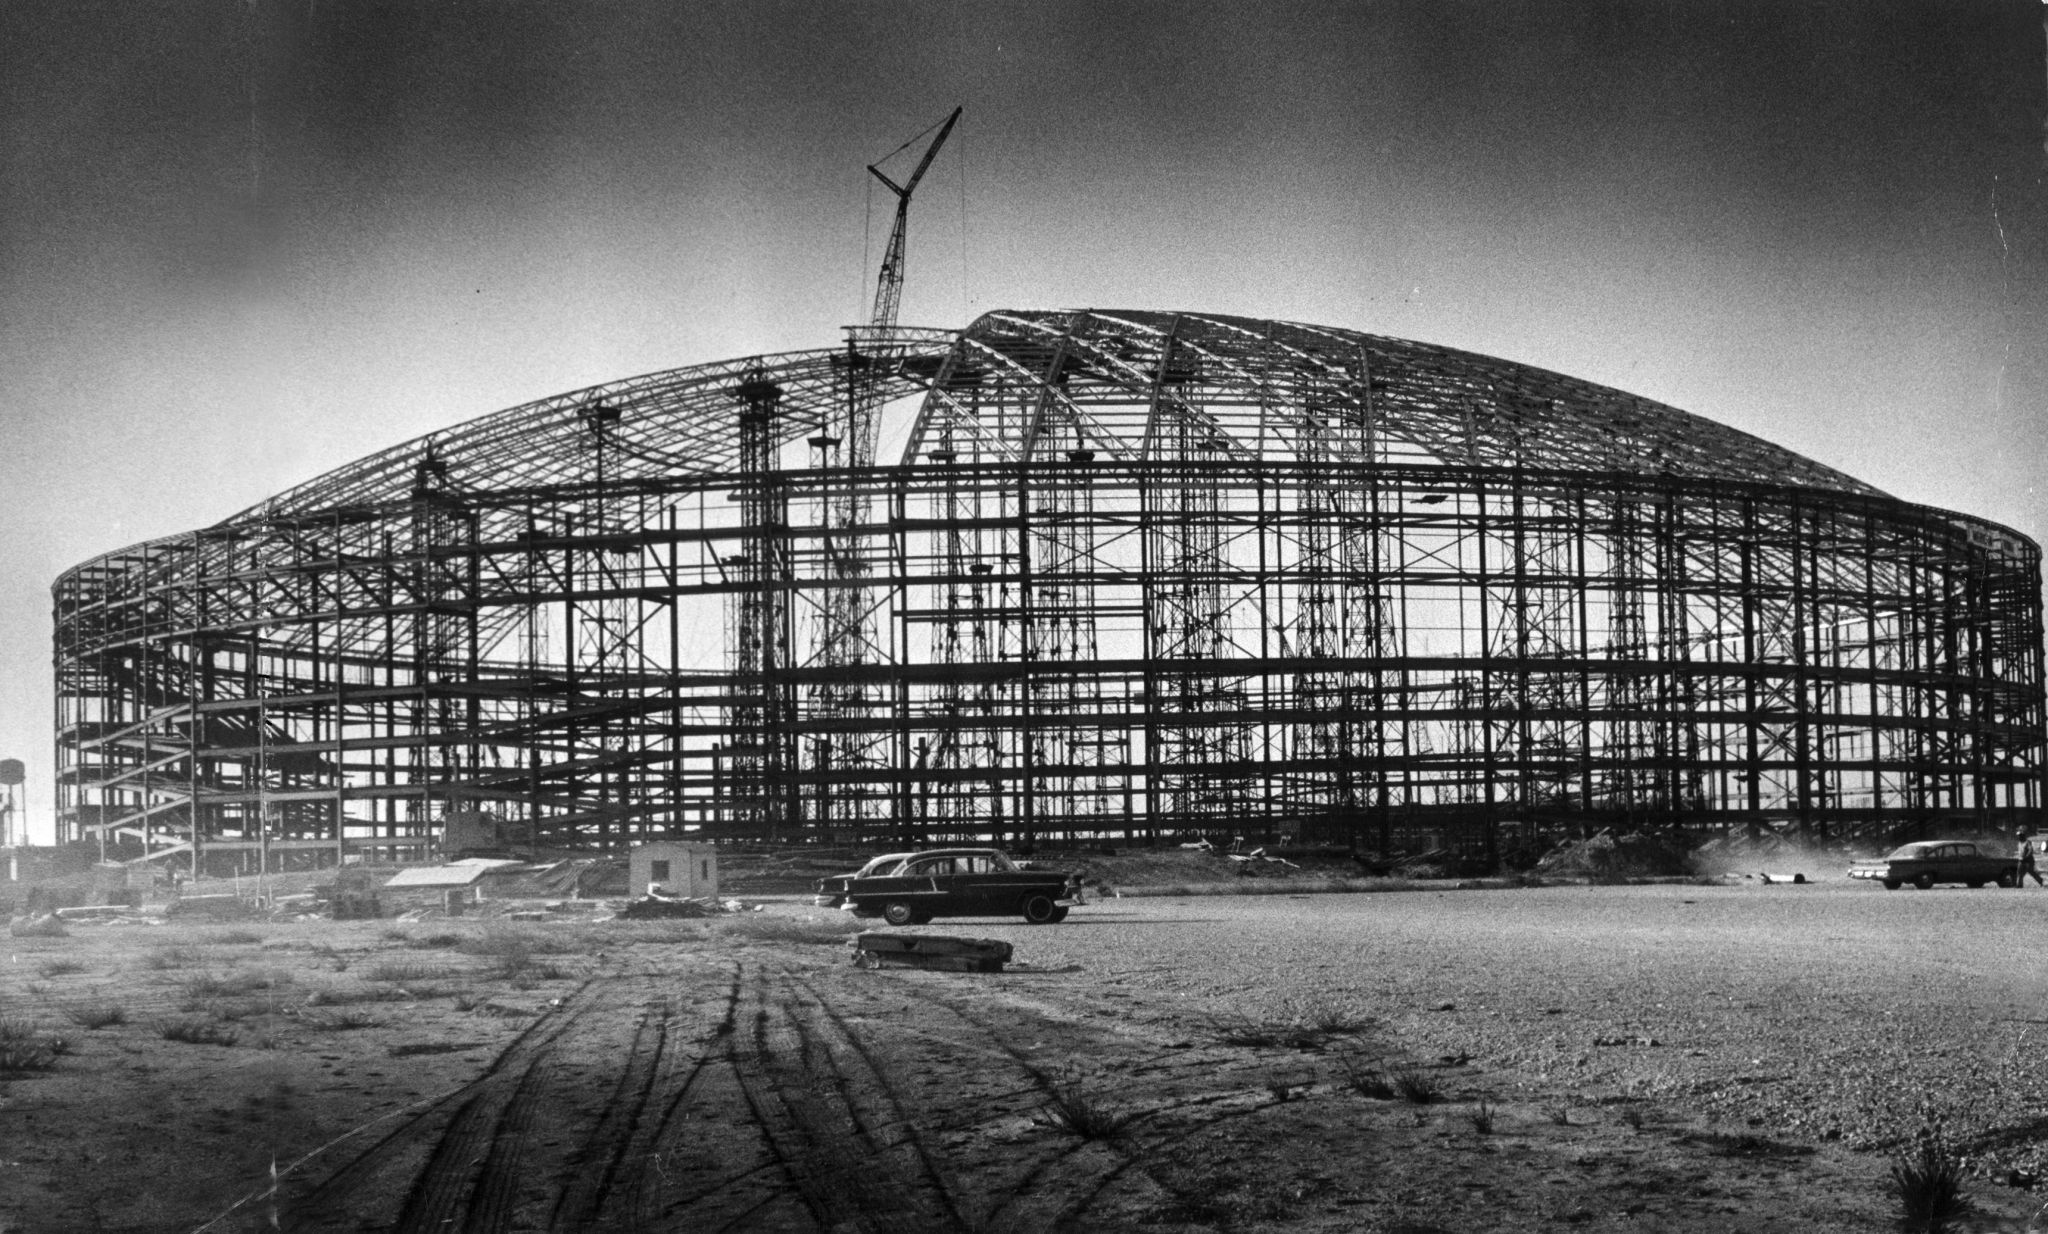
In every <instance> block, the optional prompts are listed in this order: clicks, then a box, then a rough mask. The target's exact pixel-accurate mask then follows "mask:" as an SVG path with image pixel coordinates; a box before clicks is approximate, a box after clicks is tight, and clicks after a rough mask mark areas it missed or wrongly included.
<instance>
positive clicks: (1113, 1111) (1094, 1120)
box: [1034, 1075, 1137, 1143]
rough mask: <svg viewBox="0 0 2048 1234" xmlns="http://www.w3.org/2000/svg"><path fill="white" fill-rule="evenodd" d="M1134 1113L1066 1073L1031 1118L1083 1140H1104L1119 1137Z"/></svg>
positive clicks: (1076, 1077) (1128, 1124)
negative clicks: (1105, 1098)
mask: <svg viewBox="0 0 2048 1234" xmlns="http://www.w3.org/2000/svg"><path fill="white" fill-rule="evenodd" d="M1135 1117H1137V1116H1136V1115H1135V1114H1133V1113H1131V1112H1130V1111H1128V1110H1123V1109H1119V1108H1117V1107H1116V1106H1113V1105H1111V1104H1109V1103H1108V1102H1106V1101H1104V1100H1103V1099H1102V1098H1101V1097H1100V1096H1099V1095H1098V1094H1097V1093H1095V1092H1094V1091H1093V1090H1092V1089H1090V1088H1089V1086H1088V1085H1087V1084H1085V1083H1084V1082H1082V1080H1081V1079H1080V1077H1078V1076H1071V1075H1070V1076H1068V1077H1067V1078H1066V1079H1063V1080H1060V1081H1057V1082H1056V1083H1054V1084H1053V1086H1052V1095H1051V1097H1050V1099H1048V1100H1047V1101H1046V1103H1045V1106H1044V1107H1043V1108H1042V1109H1040V1110H1039V1112H1038V1115H1037V1117H1036V1119H1035V1120H1034V1121H1036V1122H1037V1123H1038V1124H1039V1125H1040V1126H1042V1127H1050V1128H1052V1129H1054V1130H1055V1131H1064V1132H1067V1133H1068V1134H1070V1135H1076V1136H1079V1137H1080V1138H1082V1139H1084V1140H1101V1141H1104V1142H1105V1143H1108V1142H1114V1141H1116V1140H1119V1139H1122V1138H1123V1136H1124V1134H1125V1133H1126V1132H1127V1131H1128V1130H1129V1129H1130V1124H1131V1120H1132V1119H1133V1118H1135Z"/></svg>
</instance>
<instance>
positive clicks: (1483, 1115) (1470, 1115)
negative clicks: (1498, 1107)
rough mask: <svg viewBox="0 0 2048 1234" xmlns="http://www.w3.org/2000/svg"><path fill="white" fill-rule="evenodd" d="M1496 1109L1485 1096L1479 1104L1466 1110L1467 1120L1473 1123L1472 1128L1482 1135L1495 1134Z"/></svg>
mask: <svg viewBox="0 0 2048 1234" xmlns="http://www.w3.org/2000/svg"><path fill="white" fill-rule="evenodd" d="M1493 1120H1494V1109H1493V1106H1492V1105H1491V1104H1489V1103H1488V1102H1487V1101H1486V1100H1485V1099H1484V1098H1481V1099H1480V1102H1479V1104H1478V1105H1476V1106H1473V1107H1472V1108H1471V1109H1469V1110H1467V1111H1465V1121H1466V1122H1468V1123H1471V1124H1472V1130H1474V1131H1476V1132H1478V1133H1479V1134H1480V1135H1492V1134H1493Z"/></svg>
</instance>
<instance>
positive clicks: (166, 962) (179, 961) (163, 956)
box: [142, 947, 205, 972]
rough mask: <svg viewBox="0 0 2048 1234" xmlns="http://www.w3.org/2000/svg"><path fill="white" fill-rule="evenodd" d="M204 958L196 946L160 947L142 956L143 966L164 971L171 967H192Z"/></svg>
mask: <svg viewBox="0 0 2048 1234" xmlns="http://www.w3.org/2000/svg"><path fill="white" fill-rule="evenodd" d="M204 958H205V957H204V956H202V955H201V954H200V953H199V950H198V949H197V948H195V947H159V948H157V949H156V950H155V951H152V952H150V953H149V954H148V955H146V956H144V957H142V966H143V967H144V968H152V969H156V970H157V971H159V972H162V971H163V970H165V969H171V968H190V967H192V966H193V965H194V964H198V963H200V962H201V961H202V960H203V959H204Z"/></svg>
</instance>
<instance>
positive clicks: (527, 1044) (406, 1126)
mask: <svg viewBox="0 0 2048 1234" xmlns="http://www.w3.org/2000/svg"><path fill="white" fill-rule="evenodd" d="M604 980H606V979H603V978H599V977H590V978H587V979H585V980H584V981H583V983H582V984H581V985H579V986H577V987H576V989H575V990H573V991H571V992H570V993H569V994H568V995H567V996H565V997H564V999H563V1000H562V1001H563V1006H562V1007H561V1008H560V1009H558V1010H556V1011H554V1012H552V1013H550V1014H547V1015H544V1016H541V1017H539V1018H537V1019H535V1020H534V1022H533V1023H531V1024H529V1025H527V1026H526V1028H524V1029H522V1030H520V1032H519V1034H518V1035H517V1036H515V1037H514V1038H513V1039H512V1040H511V1041H510V1042H508V1043H507V1044H506V1046H505V1048H504V1049H502V1050H500V1051H499V1052H498V1056H497V1057H496V1058H494V1059H492V1060H491V1062H490V1064H489V1065H488V1066H487V1067H485V1068H484V1070H483V1072H482V1073H481V1074H479V1075H478V1076H477V1077H476V1078H475V1079H473V1080H470V1081H469V1082H468V1083H466V1084H464V1085H462V1086H460V1087H458V1088H455V1089H453V1090H451V1091H449V1092H447V1093H444V1094H442V1095H441V1096H439V1097H436V1098H434V1099H432V1100H431V1101H429V1102H427V1103H426V1104H425V1105H423V1106H422V1107H421V1108H420V1109H419V1110H418V1111H416V1112H415V1113H414V1114H413V1115H412V1116H411V1117H409V1118H406V1119H404V1120H403V1121H401V1122H399V1123H398V1124H397V1125H396V1126H394V1127H393V1128H391V1130H389V1131H387V1132H386V1133H385V1134H384V1135H383V1136H381V1137H379V1138H378V1139H377V1140H376V1141H374V1142H373V1143H371V1144H369V1145H368V1146H366V1147H365V1148H363V1149H362V1150H361V1151H360V1152H358V1153H357V1154H356V1156H354V1157H353V1158H351V1159H349V1160H348V1161H346V1162H343V1163H342V1164H341V1165H339V1166H337V1167H336V1168H335V1169H334V1170H333V1171H331V1172H330V1173H329V1174H327V1176H326V1177H324V1178H322V1179H321V1180H320V1181H319V1182H318V1183H315V1184H314V1185H313V1186H312V1187H311V1188H310V1189H309V1190H307V1191H306V1192H305V1193H303V1194H302V1195H300V1196H298V1197H297V1198H295V1199H293V1200H292V1201H291V1202H290V1203H289V1204H288V1205H287V1211H288V1212H289V1213H290V1214H291V1217H292V1220H293V1223H294V1224H293V1226H292V1228H294V1229H300V1230H307V1231H315V1230H319V1229H321V1228H323V1227H325V1226H328V1225H330V1224H331V1223H334V1222H338V1221H346V1220H347V1219H348V1214H347V1213H346V1212H344V1211H343V1210H344V1209H346V1208H348V1207H350V1206H351V1202H352V1201H353V1202H355V1203H356V1204H358V1205H359V1204H361V1203H363V1202H371V1203H374V1202H376V1197H378V1196H380V1195H383V1194H388V1192H390V1191H396V1190H399V1189H400V1187H401V1186H402V1184H401V1183H400V1182H399V1180H398V1178H396V1177H394V1176H395V1175H401V1174H402V1172H403V1171H405V1169H406V1168H407V1163H408V1162H409V1161H411V1160H412V1159H414V1158H416V1157H418V1156H419V1155H420V1152H421V1150H422V1148H423V1147H424V1146H425V1145H427V1144H429V1143H434V1142H438V1141H439V1140H440V1139H442V1138H445V1136H446V1135H447V1133H448V1131H449V1130H450V1129H451V1128H452V1127H453V1126H454V1125H455V1124H457V1123H459V1122H460V1121H461V1120H462V1119H463V1116H464V1113H465V1112H466V1111H469V1110H471V1109H473V1108H474V1107H476V1106H477V1104H478V1103H479V1102H480V1101H482V1100H484V1099H486V1098H490V1097H494V1096H496V1095H497V1094H499V1093H500V1092H501V1091H502V1090H504V1089H506V1088H508V1087H509V1086H512V1085H515V1084H517V1083H518V1081H519V1078H520V1077H522V1076H524V1075H525V1074H526V1073H527V1072H528V1071H529V1070H531V1069H532V1067H533V1066H534V1064H535V1063H536V1061H538V1060H539V1059H541V1058H543V1057H545V1056H546V1055H547V1053H548V1052H549V1051H550V1050H552V1049H553V1047H554V1044H555V1043H556V1042H557V1041H559V1040H560V1039H561V1038H562V1037H563V1036H564V1035H565V1034H566V1033H568V1032H569V1031H570V1029H572V1028H573V1027H574V1026H575V1025H576V1024H577V1023H578V1022H579V1021H580V1020H581V1019H583V1018H584V1016H586V1015H587V1014H589V1012H590V1011H591V1010H592V1008H593V1006H594V1005H595V1004H596V1002H597V1001H598V998H599V993H600V992H601V991H602V988H603V987H602V985H600V982H602V981H604ZM428 1155H429V1158H430V1159H431V1153H429V1154H428ZM413 1168H415V1169H417V1168H418V1167H416V1166H415V1167H413ZM347 1228H353V1226H349V1227H347Z"/></svg>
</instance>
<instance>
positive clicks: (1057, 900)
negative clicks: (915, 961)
mask: <svg viewBox="0 0 2048 1234" xmlns="http://www.w3.org/2000/svg"><path fill="white" fill-rule="evenodd" d="M892 856H894V855H892ZM832 896H838V897H839V898H840V899H841V900H842V902H843V907H845V908H846V909H847V910H848V911H850V912H852V913H853V915H854V916H856V917H880V918H882V919H883V920H884V921H887V922H888V923H889V924H890V925H893V926H902V925H917V924H921V923H923V922H926V921H930V920H931V919H932V918H934V917H1008V916H1011V915H1013V914H1014V915H1017V916H1021V917H1023V918H1024V920H1025V921H1027V922H1030V923H1031V924H1032V925H1050V924H1052V923H1053V922H1055V921H1061V920H1064V919H1065V918H1066V915H1067V910H1068V909H1069V908H1071V907H1072V906H1074V905H1076V904H1080V903H1082V899H1081V883H1080V879H1079V878H1077V877H1075V876H1073V875H1069V874H1065V873H1062V872H1060V871H1057V870H1034V869H1027V868H1025V867H1023V866H1020V865H1018V864H1017V863H1016V862H1014V861H1011V860H1010V859H1009V858H1008V857H1007V856H1005V855H1004V854H1003V853H1002V852H1000V851H999V850H997V849H993V848H941V849H933V850H932V851H930V852H923V853H913V854H911V855H910V856H908V857H902V858H901V859H900V860H895V861H893V862H880V861H877V862H870V863H869V865H868V867H866V868H864V869H863V870H862V871H861V872H859V873H856V874H852V875H838V876H835V877H833V878H827V879H820V880H819V882H818V895H817V897H816V902H818V903H821V904H822V903H824V902H825V900H827V899H828V898H830V897H832Z"/></svg>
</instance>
